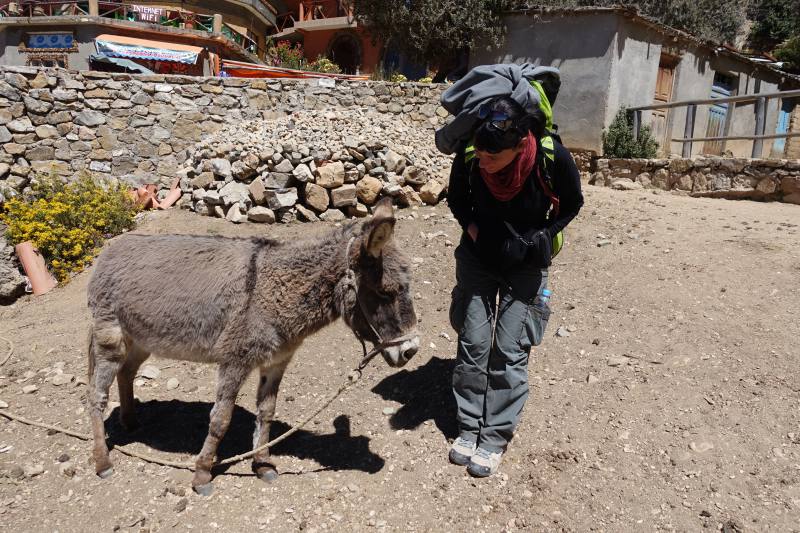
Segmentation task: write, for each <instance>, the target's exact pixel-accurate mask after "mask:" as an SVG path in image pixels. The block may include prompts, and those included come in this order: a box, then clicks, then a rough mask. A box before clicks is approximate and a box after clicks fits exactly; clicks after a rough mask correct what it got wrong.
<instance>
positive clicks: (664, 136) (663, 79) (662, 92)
mask: <svg viewBox="0 0 800 533" xmlns="http://www.w3.org/2000/svg"><path fill="white" fill-rule="evenodd" d="M674 84H675V65H674V63H672V62H666V61H664V60H662V61H661V63H660V64H659V66H658V77H657V78H656V92H655V95H654V96H653V103H654V104H666V103H668V102H670V101H671V100H672V87H673V85H674ZM668 113H669V110H668V109H654V110H653V111H652V115H651V122H650V124H651V127H652V129H653V138H654V139H655V140H656V141H658V145H659V148H660V149H661V152H662V153H664V154H669V152H670V150H669V147H670V141H669V132H668V131H667V130H668V128H667V117H668Z"/></svg>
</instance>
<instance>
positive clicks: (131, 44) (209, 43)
mask: <svg viewBox="0 0 800 533" xmlns="http://www.w3.org/2000/svg"><path fill="white" fill-rule="evenodd" d="M285 9H286V7H285V6H284V4H283V3H282V2H280V0H274V1H272V0H270V1H267V0H213V1H212V0H207V1H201V0H184V1H180V0H178V1H170V0H162V1H158V2H148V1H146V0H144V1H137V3H135V4H130V3H122V2H119V1H102V0H89V1H88V2H87V1H82V2H81V1H72V2H70V1H59V2H37V1H31V0H20V1H18V2H0V65H17V66H19V65H32V66H60V67H64V68H69V69H73V70H87V69H97V70H140V71H152V72H157V73H181V74H191V75H203V74H205V75H210V74H216V73H218V72H219V61H220V59H234V60H239V61H249V62H256V63H258V62H260V61H261V58H263V57H264V52H265V50H266V39H267V35H268V34H270V33H274V32H275V31H276V24H277V17H278V13H279V12H282V11H285Z"/></svg>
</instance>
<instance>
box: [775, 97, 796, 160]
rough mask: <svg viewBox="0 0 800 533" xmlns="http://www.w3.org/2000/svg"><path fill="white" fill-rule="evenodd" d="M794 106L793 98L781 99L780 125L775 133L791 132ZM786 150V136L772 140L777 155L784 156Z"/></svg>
mask: <svg viewBox="0 0 800 533" xmlns="http://www.w3.org/2000/svg"><path fill="white" fill-rule="evenodd" d="M794 106H795V104H794V102H793V101H792V99H786V100H782V101H781V110H780V113H778V125H777V127H776V128H775V133H779V134H780V133H789V119H790V118H791V117H792V111H794ZM785 151H786V137H783V138H780V139H775V140H774V141H772V153H773V154H774V156H775V157H779V158H780V157H783V154H784V152H785Z"/></svg>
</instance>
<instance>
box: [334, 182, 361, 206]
mask: <svg viewBox="0 0 800 533" xmlns="http://www.w3.org/2000/svg"><path fill="white" fill-rule="evenodd" d="M356 203H357V200H356V186H355V185H353V184H349V183H348V184H345V185H342V186H341V187H337V188H336V189H331V204H333V207H348V206H354V205H356Z"/></svg>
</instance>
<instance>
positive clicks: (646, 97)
mask: <svg viewBox="0 0 800 533" xmlns="http://www.w3.org/2000/svg"><path fill="white" fill-rule="evenodd" d="M617 22H618V26H617V37H616V42H615V44H616V46H615V53H614V55H613V57H614V61H613V66H612V70H611V81H610V84H609V91H608V92H609V94H608V109H607V110H606V119H605V125H608V124H611V121H612V120H614V116H615V115H616V114H617V111H619V109H620V107H622V106H625V107H634V106H644V105H650V104H652V103H653V95H654V93H655V86H656V77H657V76H658V63H659V59H660V57H661V44H660V42H659V41H660V39H659V37H660V36H658V35H654V34H653V32H652V31H650V30H647V29H646V28H643V27H641V26H639V25H637V24H634V23H633V22H631V21H630V20H628V19H625V18H621V17H620V18H619V19H618V21H617ZM643 119H644V120H648V117H643Z"/></svg>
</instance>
